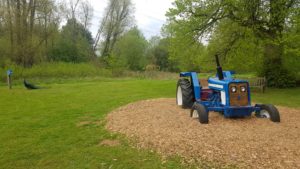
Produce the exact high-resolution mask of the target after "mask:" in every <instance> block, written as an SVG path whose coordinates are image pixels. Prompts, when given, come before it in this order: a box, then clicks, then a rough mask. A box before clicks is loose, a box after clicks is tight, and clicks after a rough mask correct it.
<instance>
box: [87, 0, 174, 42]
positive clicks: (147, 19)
mask: <svg viewBox="0 0 300 169" xmlns="http://www.w3.org/2000/svg"><path fill="white" fill-rule="evenodd" d="M90 1H91V4H92V6H93V7H94V18H93V21H92V26H91V31H92V33H93V35H94V36H95V34H96V33H97V29H98V27H99V22H100V19H101V18H102V15H103V12H104V10H105V7H106V6H107V1H108V0H90ZM132 2H133V4H134V6H135V19H136V24H137V26H138V27H139V29H140V30H141V31H142V32H143V33H144V35H145V37H146V38H150V37H151V36H154V35H159V34H160V29H161V26H162V25H163V24H164V23H165V21H166V17H165V14H166V12H167V11H168V9H169V8H171V7H172V2H173V0H132Z"/></svg>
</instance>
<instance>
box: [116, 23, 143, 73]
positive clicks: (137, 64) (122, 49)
mask: <svg viewBox="0 0 300 169" xmlns="http://www.w3.org/2000/svg"><path fill="white" fill-rule="evenodd" d="M146 48H147V41H146V39H145V37H144V36H143V34H142V33H141V32H140V31H139V30H138V28H137V27H134V28H132V29H131V30H129V31H128V32H127V33H125V34H124V35H123V36H122V37H121V38H120V40H119V41H117V42H116V46H115V48H114V50H113V56H115V57H117V58H119V59H121V60H123V59H124V60H125V61H126V65H127V66H128V68H129V69H130V70H143V69H144V67H145V65H146V57H145V52H146Z"/></svg>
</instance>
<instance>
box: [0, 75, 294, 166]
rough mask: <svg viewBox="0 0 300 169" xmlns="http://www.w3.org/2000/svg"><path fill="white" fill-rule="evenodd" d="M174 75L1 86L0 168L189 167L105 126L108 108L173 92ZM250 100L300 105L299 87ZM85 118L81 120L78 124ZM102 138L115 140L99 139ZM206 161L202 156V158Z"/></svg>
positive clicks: (276, 90)
mask: <svg viewBox="0 0 300 169" xmlns="http://www.w3.org/2000/svg"><path fill="white" fill-rule="evenodd" d="M175 85H176V80H135V79H119V80H116V79H105V80H103V79H94V80H91V81H84V80H82V81H80V82H76V81H66V82H65V83H62V84H44V87H47V89H42V90H36V91H28V90H25V89H24V88H23V86H21V85H19V86H14V88H13V90H8V89H7V87H4V86H2V87H0V93H1V97H0V107H1V109H0V124H1V125H0V133H1V135H0V142H1V144H0V168H5V169H10V168H20V169H24V168H25V169H26V168H30V169H34V168H43V169H44V168H64V169H65V168H75V169H76V168H79V169H82V168H91V169H93V168H100V169H101V168H149V169H150V168H151V169H152V168H193V167H194V166H187V165H182V164H181V159H180V158H177V157H174V158H169V159H168V160H167V161H164V160H162V159H161V157H160V155H158V154H156V153H155V152H151V151H148V150H138V149H136V148H134V147H133V146H132V144H130V143H129V142H128V140H127V139H126V138H124V137H123V136H120V135H117V134H112V133H110V132H108V131H107V130H106V129H105V127H104V126H105V120H104V119H105V116H106V115H107V114H108V113H109V112H110V111H112V110H113V109H115V108H117V107H120V106H122V105H125V104H127V103H130V102H134V101H137V100H142V99H149V98H159V97H173V98H174V97H175ZM253 100H254V101H255V102H261V103H272V104H276V105H282V106H290V107H299V103H300V88H295V89H268V90H267V92H266V93H265V94H263V93H259V92H258V93H253ZM81 122H84V123H83V125H80V124H81ZM106 139H117V140H120V141H121V145H120V146H116V147H108V146H102V145H99V143H100V142H101V141H103V140H106ZM204 163H205V162H204Z"/></svg>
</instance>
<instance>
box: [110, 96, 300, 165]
mask: <svg viewBox="0 0 300 169" xmlns="http://www.w3.org/2000/svg"><path fill="white" fill-rule="evenodd" d="M278 109H279V111H280V113H281V123H279V124H276V123H273V122H271V121H269V120H267V119H257V118H255V117H250V118H244V119H225V118H224V117H223V116H221V115H219V114H218V113H210V115H209V120H210V122H209V124H208V125H201V124H200V123H199V122H198V121H197V119H192V118H190V117H189V110H183V109H181V108H179V107H178V106H176V104H175V100H174V99H157V100H146V101H140V102H136V103H132V104H129V105H127V106H124V107H121V108H119V109H117V110H115V111H114V112H112V113H110V114H109V115H108V117H107V129H109V130H111V131H114V132H120V133H123V134H126V135H127V136H129V137H131V138H137V140H138V146H139V147H143V148H151V149H154V150H156V151H158V152H160V153H162V154H164V155H174V154H178V155H180V156H183V157H185V158H187V159H191V158H192V159H202V160H205V161H211V162H214V163H215V162H218V163H220V164H224V165H237V166H239V167H241V168H300V110H296V109H290V108H285V107H278Z"/></svg>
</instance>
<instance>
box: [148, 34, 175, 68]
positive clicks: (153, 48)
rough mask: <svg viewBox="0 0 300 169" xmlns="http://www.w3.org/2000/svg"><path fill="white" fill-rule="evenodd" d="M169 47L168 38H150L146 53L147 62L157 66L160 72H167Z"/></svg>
mask: <svg viewBox="0 0 300 169" xmlns="http://www.w3.org/2000/svg"><path fill="white" fill-rule="evenodd" d="M169 45H170V39H168V38H163V39H161V38H160V37H158V36H154V37H152V38H151V39H150V40H149V44H148V49H147V52H146V53H147V59H148V62H149V63H150V64H152V65H155V66H158V67H159V69H160V70H164V71H166V70H169Z"/></svg>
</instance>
